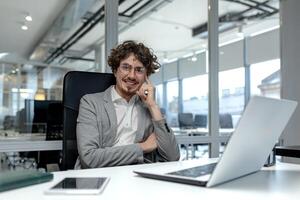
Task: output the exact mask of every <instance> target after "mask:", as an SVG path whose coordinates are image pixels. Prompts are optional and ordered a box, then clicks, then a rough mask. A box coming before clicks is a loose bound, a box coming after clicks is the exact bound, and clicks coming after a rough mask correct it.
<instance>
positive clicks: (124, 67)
mask: <svg viewBox="0 0 300 200" xmlns="http://www.w3.org/2000/svg"><path fill="white" fill-rule="evenodd" d="M120 69H121V71H122V72H123V73H124V74H127V73H129V72H131V70H132V69H133V70H134V72H135V73H136V74H137V75H144V74H145V72H146V68H145V67H132V66H130V65H126V64H124V65H121V66H120Z"/></svg>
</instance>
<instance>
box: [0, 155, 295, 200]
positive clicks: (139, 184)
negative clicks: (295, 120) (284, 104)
mask: <svg viewBox="0 0 300 200" xmlns="http://www.w3.org/2000/svg"><path fill="white" fill-rule="evenodd" d="M185 162H193V161H185ZM164 164H168V163H155V164H152V165H164ZM148 166H150V165H148ZM140 167H144V166H143V165H131V166H123V167H112V168H100V169H89V170H71V171H64V172H56V173H54V180H53V181H51V182H48V183H43V184H39V185H35V186H29V187H25V188H21V189H16V190H12V191H7V192H3V193H0V199H1V200H17V199H30V200H43V199H45V200H48V199H49V200H50V199H51V200H58V199H61V200H71V199H74V200H77V199H78V200H79V199H85V200H87V199H91V200H92V199H101V200H106V199H107V200H108V199H109V200H113V199H123V200H125V199H133V200H135V199H138V200H144V199H151V200H154V199H162V198H165V197H167V198H168V199H170V200H172V199H181V200H182V199H222V200H224V199H230V200H232V199H243V200H248V199H249V200H250V199H251V200H253V199H256V200H265V199H272V200H273V199H278V200H283V199H289V200H293V199H295V200H296V199H297V200H298V199H299V196H300V190H299V188H300V165H295V164H288V163H277V164H276V166H274V167H270V168H264V169H263V170H261V171H259V172H257V173H255V174H252V175H249V176H245V177H243V178H240V179H236V180H234V181H231V182H228V183H225V184H222V185H219V186H216V187H213V188H202V187H199V186H193V185H185V184H180V183H173V182H166V181H159V180H153V179H146V178H142V177H139V176H137V175H135V174H134V173H133V172H132V170H134V169H138V168H140ZM96 175H97V176H110V177H111V180H110V182H109V183H108V185H107V186H106V188H105V190H104V191H103V193H102V194H100V195H95V196H93V195H90V196H82V195H81V196H80V195H79V196H75V195H45V194H44V191H45V190H47V189H48V188H50V187H51V186H53V185H54V184H56V183H57V182H58V181H59V180H61V179H62V178H64V177H68V176H96Z"/></svg>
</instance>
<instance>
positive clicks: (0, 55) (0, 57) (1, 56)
mask: <svg viewBox="0 0 300 200" xmlns="http://www.w3.org/2000/svg"><path fill="white" fill-rule="evenodd" d="M7 55H8V53H6V52H5V53H0V59H2V58H4V57H5V56H7Z"/></svg>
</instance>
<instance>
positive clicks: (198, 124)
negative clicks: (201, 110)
mask: <svg viewBox="0 0 300 200" xmlns="http://www.w3.org/2000/svg"><path fill="white" fill-rule="evenodd" d="M194 127H195V128H206V127H207V115H201V114H197V115H195V118H194Z"/></svg>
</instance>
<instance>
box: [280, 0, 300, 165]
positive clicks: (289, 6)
mask: <svg viewBox="0 0 300 200" xmlns="http://www.w3.org/2000/svg"><path fill="white" fill-rule="evenodd" d="M299 9H300V1H299V0H281V1H280V56H281V98H284V99H291V100H295V101H298V107H297V108H296V111H295V113H294V114H293V116H292V118H291V120H290V121H289V123H288V125H287V127H286V129H285V131H284V133H283V134H282V136H281V140H280V141H282V145H286V146H290V145H299V144H300V123H299V120H300V105H299V102H300V79H299V75H300V56H299V51H300V43H299V36H300V26H299V21H300V15H299ZM283 161H286V162H293V163H300V160H299V159H293V158H287V157H286V158H284V159H283Z"/></svg>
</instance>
